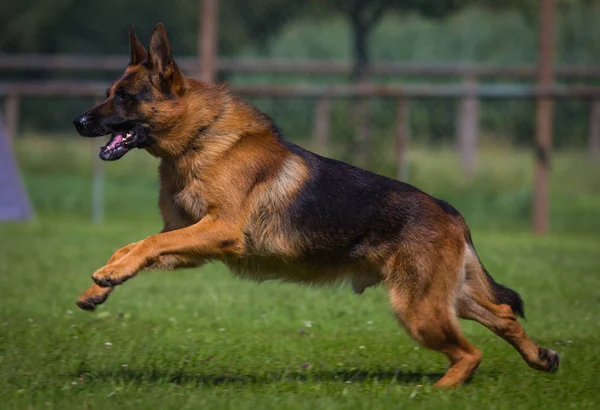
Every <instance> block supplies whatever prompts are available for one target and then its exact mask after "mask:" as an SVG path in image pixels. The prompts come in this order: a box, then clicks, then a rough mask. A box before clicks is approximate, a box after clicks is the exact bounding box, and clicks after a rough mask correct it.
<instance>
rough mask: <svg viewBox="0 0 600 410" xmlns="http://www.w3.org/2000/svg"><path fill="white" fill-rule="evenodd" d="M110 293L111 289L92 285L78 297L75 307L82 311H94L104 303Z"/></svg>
mask: <svg viewBox="0 0 600 410" xmlns="http://www.w3.org/2000/svg"><path fill="white" fill-rule="evenodd" d="M111 291H112V288H109V287H100V286H98V285H92V286H90V287H89V288H88V289H87V290H86V291H85V292H83V293H82V294H81V296H79V298H78V299H77V306H79V308H81V309H83V310H89V311H92V310H95V309H96V306H97V305H101V304H102V303H104V301H105V300H106V298H108V295H109V294H110V292H111Z"/></svg>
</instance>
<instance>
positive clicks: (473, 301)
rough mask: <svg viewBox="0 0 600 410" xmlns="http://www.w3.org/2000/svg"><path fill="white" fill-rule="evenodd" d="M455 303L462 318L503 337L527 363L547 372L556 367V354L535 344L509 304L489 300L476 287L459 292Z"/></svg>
mask: <svg viewBox="0 0 600 410" xmlns="http://www.w3.org/2000/svg"><path fill="white" fill-rule="evenodd" d="M465 286H466V285H465ZM457 307H458V314H459V316H460V317H461V318H463V319H470V320H475V321H477V322H479V323H481V324H482V325H484V326H486V327H487V328H488V329H490V330H491V331H492V332H494V333H496V334H497V335H498V336H500V337H501V338H503V339H504V340H506V341H507V342H508V343H510V344H511V345H512V346H513V347H514V348H515V349H517V351H518V352H519V353H520V354H521V356H522V357H523V359H525V361H526V362H527V364H528V365H529V366H530V367H532V368H534V369H536V370H542V371H546V372H555V371H557V370H558V366H559V361H560V360H559V356H558V354H557V353H556V352H555V351H554V350H550V349H546V348H544V347H541V346H538V345H537V344H535V343H534V342H533V341H532V340H531V339H530V338H529V336H527V333H525V330H523V327H522V326H521V325H520V324H519V322H518V321H517V317H516V316H515V314H514V313H513V311H512V309H511V307H510V306H508V305H506V304H495V303H492V302H490V301H489V300H488V299H487V298H486V297H485V296H484V295H478V294H477V291H476V290H474V289H468V290H463V291H462V292H461V296H460V297H459V300H458V304H457Z"/></svg>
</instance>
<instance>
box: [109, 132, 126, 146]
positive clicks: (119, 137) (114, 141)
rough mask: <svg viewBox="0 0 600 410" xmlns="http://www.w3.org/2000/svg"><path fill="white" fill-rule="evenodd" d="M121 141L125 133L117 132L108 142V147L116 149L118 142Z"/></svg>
mask: <svg viewBox="0 0 600 410" xmlns="http://www.w3.org/2000/svg"><path fill="white" fill-rule="evenodd" d="M121 141H123V134H122V133H118V134H115V136H114V138H113V139H112V140H111V141H110V144H108V147H106V148H108V149H114V148H115V147H116V146H117V144H118V143H120V142H121Z"/></svg>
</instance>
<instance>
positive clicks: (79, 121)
mask: <svg viewBox="0 0 600 410" xmlns="http://www.w3.org/2000/svg"><path fill="white" fill-rule="evenodd" d="M90 120H91V117H90V116H89V115H86V114H82V115H79V116H77V117H75V118H73V125H74V126H75V129H76V130H77V132H78V133H79V134H82V135H83V134H85V129H86V126H87V125H88V124H89V123H90Z"/></svg>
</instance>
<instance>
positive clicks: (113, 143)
mask: <svg viewBox="0 0 600 410" xmlns="http://www.w3.org/2000/svg"><path fill="white" fill-rule="evenodd" d="M139 140H140V137H139V134H138V133H137V132H135V131H133V130H129V131H118V132H114V133H113V134H112V135H111V136H110V139H109V140H108V142H107V143H106V145H105V146H103V147H102V148H100V158H101V159H103V160H104V161H115V160H117V159H119V158H121V157H122V156H123V155H125V154H127V153H128V152H129V151H130V150H131V149H132V148H135V147H137V146H138V143H139Z"/></svg>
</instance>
